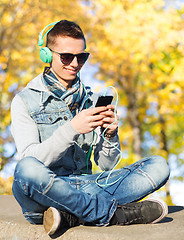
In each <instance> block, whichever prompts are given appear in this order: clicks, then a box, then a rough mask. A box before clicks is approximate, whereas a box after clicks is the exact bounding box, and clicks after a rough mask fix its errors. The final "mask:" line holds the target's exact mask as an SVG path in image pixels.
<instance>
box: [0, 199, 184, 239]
mask: <svg viewBox="0 0 184 240" xmlns="http://www.w3.org/2000/svg"><path fill="white" fill-rule="evenodd" d="M36 239H38V240H47V239H58V240H59V239H63V240H83V239H85V240H92V239H95V240H112V239H113V240H120V239H121V240H133V239H135V240H148V239H149V240H155V239H158V240H168V239H172V240H182V239H184V207H182V206H170V207H169V215H168V216H167V217H166V218H165V219H164V220H162V222H160V223H157V224H152V225H151V224H148V225H130V226H111V227H87V226H79V227H75V228H71V229H65V230H62V231H59V232H58V233H57V234H56V235H55V236H52V237H49V236H48V235H47V234H46V233H45V231H44V229H43V226H42V225H32V224H30V223H29V222H27V221H26V220H25V219H24V217H23V215H22V212H21V209H20V207H19V205H18V203H17V202H16V200H15V199H14V197H13V196H4V195H1V196H0V240H36Z"/></svg>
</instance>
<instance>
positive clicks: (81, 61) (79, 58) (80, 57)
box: [77, 53, 89, 64]
mask: <svg viewBox="0 0 184 240" xmlns="http://www.w3.org/2000/svg"><path fill="white" fill-rule="evenodd" d="M88 57H89V53H80V54H78V55H77V61H78V64H84V63H85V62H86V61H87V59H88Z"/></svg>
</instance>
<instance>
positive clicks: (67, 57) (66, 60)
mask: <svg viewBox="0 0 184 240" xmlns="http://www.w3.org/2000/svg"><path fill="white" fill-rule="evenodd" d="M60 58H61V62H62V63H63V64H65V65H68V64H70V63H71V62H72V61H73V59H74V55H73V54H70V53H62V54H61V55H60Z"/></svg>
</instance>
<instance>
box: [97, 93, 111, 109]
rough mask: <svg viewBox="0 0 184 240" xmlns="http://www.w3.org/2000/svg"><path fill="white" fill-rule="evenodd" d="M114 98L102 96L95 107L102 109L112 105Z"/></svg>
mask: <svg viewBox="0 0 184 240" xmlns="http://www.w3.org/2000/svg"><path fill="white" fill-rule="evenodd" d="M112 99H113V96H100V97H99V98H98V100H97V102H96V105H95V107H102V106H107V105H109V104H111V102H112Z"/></svg>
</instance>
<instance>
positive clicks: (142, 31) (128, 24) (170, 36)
mask: <svg viewBox="0 0 184 240" xmlns="http://www.w3.org/2000/svg"><path fill="white" fill-rule="evenodd" d="M90 3H91V5H90V10H91V13H92V14H91V17H92V20H91V26H90V27H91V28H92V34H91V38H90V50H91V52H92V53H93V56H94V58H93V63H98V64H99V72H98V74H97V78H99V79H101V80H104V81H106V82H107V86H109V85H113V86H116V87H117V88H118V90H119V94H120V105H124V106H126V108H127V116H126V118H125V119H123V125H122V127H121V129H120V137H121V143H122V146H123V150H124V151H126V152H127V153H128V158H127V163H128V164H129V163H131V162H134V161H135V160H137V159H140V158H141V157H144V156H147V155H150V154H152V153H154V154H159V155H162V156H164V157H166V159H168V158H169V156H170V155H171V154H178V153H181V152H182V151H183V150H182V148H183V141H181V139H182V138H183V130H184V125H183V117H182V112H183V101H182V100H183V97H182V96H183V90H184V84H183V45H182V35H183V19H182V13H183V11H182V9H181V10H180V11H179V10H177V9H173V8H172V9H171V8H168V9H165V2H164V1H162V0H156V1H153V0H150V1H148V0H129V1H120V0H110V1H104V0H98V1H95V0H94V1H90ZM89 13H90V11H89ZM94 15H95V18H94V17H93V16H94ZM179 74H180V75H179ZM176 136H177V138H178V139H180V142H176ZM150 139H152V141H149V140H150ZM148 141H149V143H150V145H148V144H147V143H148ZM122 162H124V161H122ZM125 163H126V162H124V163H122V164H125ZM166 192H167V194H166V195H167V196H169V189H167V190H166ZM168 202H170V199H169V197H168Z"/></svg>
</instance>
